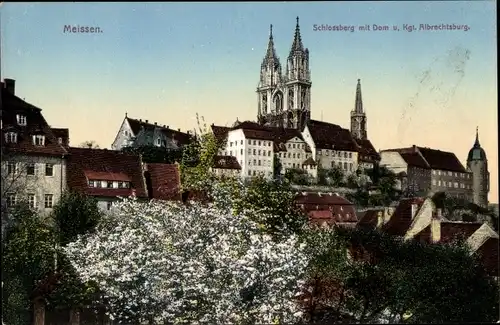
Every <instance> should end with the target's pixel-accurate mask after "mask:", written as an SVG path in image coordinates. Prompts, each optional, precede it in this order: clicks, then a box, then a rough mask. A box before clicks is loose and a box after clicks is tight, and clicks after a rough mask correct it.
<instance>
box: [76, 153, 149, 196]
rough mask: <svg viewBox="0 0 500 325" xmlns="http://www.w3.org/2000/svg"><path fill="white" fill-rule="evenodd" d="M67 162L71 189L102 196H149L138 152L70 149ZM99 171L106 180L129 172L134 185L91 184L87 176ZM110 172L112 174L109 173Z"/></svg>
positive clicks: (128, 174)
mask: <svg viewBox="0 0 500 325" xmlns="http://www.w3.org/2000/svg"><path fill="white" fill-rule="evenodd" d="M69 153H70V155H69V157H68V163H67V182H68V188H69V189H70V190H74V191H77V192H80V193H85V194H87V195H91V196H99V197H117V196H123V197H127V196H130V195H133V194H134V193H135V195H136V196H137V197H142V198H147V197H148V195H147V192H146V184H145V179H144V175H143V171H142V161H141V158H140V156H139V155H138V154H130V153H124V152H121V151H116V150H107V149H88V148H73V147H70V148H69ZM91 173H95V174H98V175H100V176H99V177H100V178H106V179H101V180H103V181H105V180H109V181H113V180H115V179H116V178H117V177H123V175H125V176H126V177H128V178H129V179H130V180H131V184H130V185H131V186H130V188H117V189H114V188H95V187H89V183H88V181H89V179H88V178H87V176H86V175H89V174H91ZM106 175H108V176H106Z"/></svg>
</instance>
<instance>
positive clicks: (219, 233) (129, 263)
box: [65, 187, 308, 324]
mask: <svg viewBox="0 0 500 325" xmlns="http://www.w3.org/2000/svg"><path fill="white" fill-rule="evenodd" d="M219 189H220V190H217V189H216V190H215V191H214V193H217V192H218V193H219V194H218V196H217V197H218V199H217V200H215V201H216V202H215V203H214V204H212V205H208V206H207V205H205V206H204V205H201V204H197V203H192V204H189V205H182V204H177V203H172V202H155V201H152V202H147V203H141V202H139V201H137V200H136V199H125V200H123V201H122V202H121V203H119V204H118V205H117V207H116V208H114V209H113V212H112V213H110V214H108V215H106V216H105V217H104V218H105V219H104V220H103V223H102V226H101V227H99V228H98V230H97V231H96V232H94V233H93V234H91V235H88V236H87V237H82V238H79V239H78V240H77V241H76V242H73V243H71V244H69V245H67V246H66V247H65V252H66V254H67V256H68V257H69V259H70V260H71V262H72V264H73V266H74V267H75V269H76V271H77V273H78V274H79V276H80V277H81V279H82V280H83V281H94V282H95V283H97V284H98V285H99V287H100V289H101V290H102V291H103V292H104V294H105V298H106V301H107V303H108V304H109V307H110V310H111V315H112V316H113V317H114V318H119V319H135V320H138V321H145V320H148V319H153V320H154V321H155V322H159V323H167V322H168V323H233V324H234V323H239V322H242V321H249V322H252V323H266V324H269V323H273V322H276V321H277V320H279V321H280V322H284V323H289V322H294V321H297V320H299V319H300V317H301V313H300V308H299V306H298V305H297V303H296V302H295V301H294V299H293V298H294V297H295V296H296V295H297V293H298V292H299V290H300V285H301V284H302V283H303V281H302V280H303V279H302V278H303V276H304V271H305V268H306V266H307V263H308V258H307V256H306V254H305V247H304V245H302V244H301V243H300V242H299V240H298V238H297V237H296V236H294V235H291V236H288V237H287V238H286V239H284V240H282V241H280V242H275V241H273V239H272V238H271V237H270V236H268V235H266V234H264V233H262V231H261V228H260V227H259V225H258V224H256V223H255V222H253V221H251V220H250V219H249V218H247V217H246V216H245V215H235V214H234V213H233V212H232V211H231V210H232V209H231V202H230V200H231V199H230V195H229V193H228V192H224V189H223V188H222V187H221V188H219ZM226 190H227V189H226Z"/></svg>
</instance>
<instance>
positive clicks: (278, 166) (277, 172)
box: [273, 155, 283, 179]
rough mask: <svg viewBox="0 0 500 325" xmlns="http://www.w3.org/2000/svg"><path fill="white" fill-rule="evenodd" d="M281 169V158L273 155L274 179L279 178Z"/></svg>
mask: <svg viewBox="0 0 500 325" xmlns="http://www.w3.org/2000/svg"><path fill="white" fill-rule="evenodd" d="M282 170H283V164H282V163H281V159H280V158H279V157H278V156H277V155H274V159H273V175H274V178H275V179H280V178H281V172H282Z"/></svg>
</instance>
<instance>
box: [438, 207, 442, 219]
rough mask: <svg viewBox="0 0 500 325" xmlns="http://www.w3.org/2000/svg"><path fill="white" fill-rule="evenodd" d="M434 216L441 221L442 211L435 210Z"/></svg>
mask: <svg viewBox="0 0 500 325" xmlns="http://www.w3.org/2000/svg"><path fill="white" fill-rule="evenodd" d="M436 216H437V217H438V219H441V218H442V217H443V210H441V209H440V208H437V209H436Z"/></svg>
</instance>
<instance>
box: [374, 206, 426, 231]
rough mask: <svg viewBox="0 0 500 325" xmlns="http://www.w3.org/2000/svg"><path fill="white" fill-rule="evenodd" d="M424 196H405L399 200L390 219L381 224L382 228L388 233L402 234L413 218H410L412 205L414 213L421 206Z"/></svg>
mask: <svg viewBox="0 0 500 325" xmlns="http://www.w3.org/2000/svg"><path fill="white" fill-rule="evenodd" d="M424 201H425V198H421V197H416V198H406V199H402V200H400V201H399V204H398V206H397V207H396V209H395V210H394V213H393V215H392V216H391V219H390V220H389V221H388V222H387V223H386V224H384V225H383V226H382V230H383V231H385V232H387V233H388V234H391V235H395V236H404V235H405V234H406V232H407V231H408V229H409V228H410V226H411V224H412V221H413V218H412V205H413V204H415V205H416V208H417V209H416V210H415V215H416V214H417V213H418V210H419V209H420V208H421V207H422V204H423V203H424Z"/></svg>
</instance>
